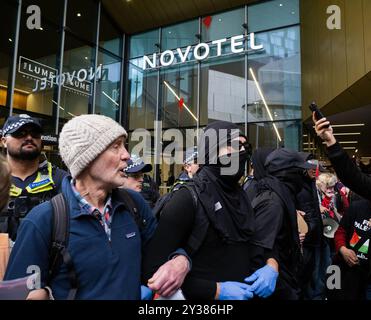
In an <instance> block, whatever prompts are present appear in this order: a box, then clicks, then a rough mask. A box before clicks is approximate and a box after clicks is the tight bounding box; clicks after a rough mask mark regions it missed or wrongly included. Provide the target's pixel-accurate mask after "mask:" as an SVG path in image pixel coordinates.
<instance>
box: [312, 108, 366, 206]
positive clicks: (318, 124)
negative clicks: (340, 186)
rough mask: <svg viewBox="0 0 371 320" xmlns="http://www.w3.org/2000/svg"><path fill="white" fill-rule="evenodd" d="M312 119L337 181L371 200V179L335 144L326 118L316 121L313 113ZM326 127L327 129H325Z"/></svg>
mask: <svg viewBox="0 0 371 320" xmlns="http://www.w3.org/2000/svg"><path fill="white" fill-rule="evenodd" d="M312 119H313V122H314V123H315V129H316V133H317V135H318V136H319V137H320V138H321V139H322V140H323V141H325V143H326V146H327V153H328V158H329V160H330V161H331V164H332V165H333V167H334V169H335V171H336V175H337V176H338V178H339V180H340V181H341V182H342V183H344V185H345V186H347V187H348V188H349V189H351V190H352V191H354V192H356V193H357V194H359V195H360V196H362V197H364V198H366V199H369V200H371V177H370V176H368V175H367V174H365V173H362V172H361V171H360V170H359V169H358V167H357V166H356V165H355V164H354V163H353V161H352V160H351V159H350V158H349V156H348V155H347V153H346V152H345V151H344V149H343V148H342V147H341V146H340V144H339V143H338V142H336V139H335V137H334V135H333V130H332V127H331V125H330V122H329V121H327V119H326V118H322V119H320V120H318V121H317V119H316V118H315V114H314V112H313V115H312ZM326 126H329V127H328V128H326Z"/></svg>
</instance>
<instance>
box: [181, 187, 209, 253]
mask: <svg viewBox="0 0 371 320" xmlns="http://www.w3.org/2000/svg"><path fill="white" fill-rule="evenodd" d="M181 188H187V190H188V191H189V192H190V194H191V196H192V200H193V207H194V209H195V221H194V223H193V228H192V230H191V233H190V235H189V237H188V239H187V244H186V246H185V248H184V249H185V250H186V252H187V254H188V255H189V256H190V257H191V256H192V255H194V254H195V253H196V251H197V250H198V249H199V248H200V246H201V245H202V243H203V241H204V239H205V237H206V233H207V230H208V228H209V220H208V218H207V216H206V215H205V213H204V209H203V207H202V205H199V204H198V203H199V200H198V194H197V191H196V187H195V185H194V183H193V182H192V181H190V182H187V183H184V184H182V185H181V186H180V187H179V189H181ZM179 189H178V190H179Z"/></svg>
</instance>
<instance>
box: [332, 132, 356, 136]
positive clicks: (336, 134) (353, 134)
mask: <svg viewBox="0 0 371 320" xmlns="http://www.w3.org/2000/svg"><path fill="white" fill-rule="evenodd" d="M360 134H361V133H360V132H340V133H334V136H358V135H360Z"/></svg>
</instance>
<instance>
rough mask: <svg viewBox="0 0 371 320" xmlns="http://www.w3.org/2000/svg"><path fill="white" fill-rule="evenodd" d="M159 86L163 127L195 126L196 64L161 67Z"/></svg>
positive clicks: (196, 120)
mask: <svg viewBox="0 0 371 320" xmlns="http://www.w3.org/2000/svg"><path fill="white" fill-rule="evenodd" d="M160 86H161V102H162V103H161V110H160V120H162V121H163V124H162V125H163V128H178V127H197V124H198V117H197V65H196V64H193V65H190V64H189V65H187V66H178V67H174V68H171V69H163V70H162V71H161V76H160Z"/></svg>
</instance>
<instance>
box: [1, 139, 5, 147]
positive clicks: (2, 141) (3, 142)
mask: <svg viewBox="0 0 371 320" xmlns="http://www.w3.org/2000/svg"><path fill="white" fill-rule="evenodd" d="M1 144H2V145H3V147H4V148H6V137H1Z"/></svg>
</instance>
